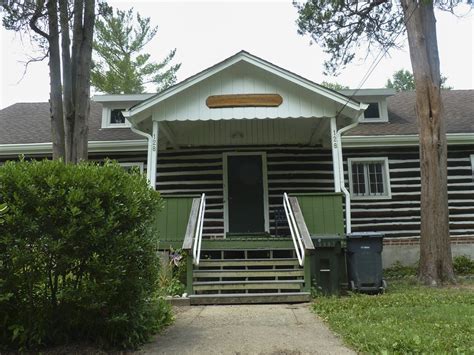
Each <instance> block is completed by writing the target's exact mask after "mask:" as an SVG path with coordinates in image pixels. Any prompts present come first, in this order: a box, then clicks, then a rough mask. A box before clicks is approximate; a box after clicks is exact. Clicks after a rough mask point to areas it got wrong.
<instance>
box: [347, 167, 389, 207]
mask: <svg viewBox="0 0 474 355" xmlns="http://www.w3.org/2000/svg"><path fill="white" fill-rule="evenodd" d="M348 164H349V183H350V190H351V196H352V198H353V199H389V198H391V192H390V177H389V170H388V159H387V158H350V159H348Z"/></svg>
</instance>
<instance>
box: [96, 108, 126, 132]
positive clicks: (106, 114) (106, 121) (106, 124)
mask: <svg viewBox="0 0 474 355" xmlns="http://www.w3.org/2000/svg"><path fill="white" fill-rule="evenodd" d="M115 106H117V107H115ZM127 106H128V105H124V104H120V103H117V104H113V105H112V106H107V107H106V106H103V107H102V125H101V128H129V127H131V123H130V121H129V120H127V119H126V118H125V116H124V118H125V122H124V123H112V122H110V120H111V119H112V110H125V109H126V108H127ZM122 114H123V113H122Z"/></svg>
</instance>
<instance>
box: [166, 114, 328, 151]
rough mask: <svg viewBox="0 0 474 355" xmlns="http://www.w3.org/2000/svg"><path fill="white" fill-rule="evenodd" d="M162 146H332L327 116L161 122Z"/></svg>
mask: <svg viewBox="0 0 474 355" xmlns="http://www.w3.org/2000/svg"><path fill="white" fill-rule="evenodd" d="M159 127H160V138H159V139H158V141H159V148H160V149H166V148H169V147H177V146H181V147H191V146H225V145H227V146H230V145H232V146H233V145H236V146H237V145H275V144H277V145H283V144H301V145H322V146H329V142H330V134H329V120H328V119H326V118H317V117H312V118H290V119H288V118H286V119H281V118H280V119H267V120H256V119H255V120H219V121H184V122H183V121H174V122H160V125H159Z"/></svg>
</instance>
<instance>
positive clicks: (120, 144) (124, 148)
mask: <svg viewBox="0 0 474 355" xmlns="http://www.w3.org/2000/svg"><path fill="white" fill-rule="evenodd" d="M52 149H53V144H52V143H51V142H47V143H28V144H0V156H2V155H8V156H10V155H16V154H51V153H52ZM146 150H147V141H146V140H145V139H141V140H123V141H90V142H89V153H97V152H137V151H146Z"/></svg>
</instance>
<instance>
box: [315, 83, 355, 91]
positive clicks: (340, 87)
mask: <svg viewBox="0 0 474 355" xmlns="http://www.w3.org/2000/svg"><path fill="white" fill-rule="evenodd" d="M320 85H322V86H324V87H326V88H328V89H332V90H336V91H338V90H347V89H349V86H345V85H341V84H339V83H330V82H328V81H323V82H322V83H320Z"/></svg>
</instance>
